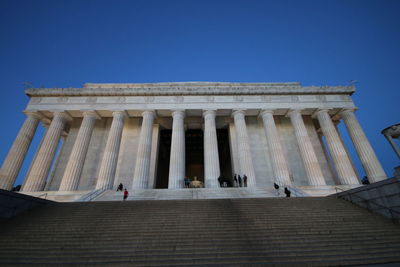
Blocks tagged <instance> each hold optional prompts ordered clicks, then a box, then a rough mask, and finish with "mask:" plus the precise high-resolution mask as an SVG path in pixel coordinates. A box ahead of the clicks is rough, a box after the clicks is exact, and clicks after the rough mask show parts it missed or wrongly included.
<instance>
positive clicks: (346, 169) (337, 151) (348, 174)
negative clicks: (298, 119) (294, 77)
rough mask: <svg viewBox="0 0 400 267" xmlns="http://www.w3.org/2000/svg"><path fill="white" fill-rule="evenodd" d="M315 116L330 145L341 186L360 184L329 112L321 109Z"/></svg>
mask: <svg viewBox="0 0 400 267" xmlns="http://www.w3.org/2000/svg"><path fill="white" fill-rule="evenodd" d="M315 115H316V117H317V119H318V122H319V124H320V126H321V129H322V133H323V134H324V137H325V140H326V143H327V144H328V148H329V152H330V154H331V156H332V160H333V162H334V164H335V169H336V171H337V174H338V178H339V181H340V182H341V184H359V183H360V182H359V181H358V178H357V175H356V173H355V172H354V169H353V166H352V165H351V163H350V159H349V157H348V155H347V152H346V149H345V148H344V146H343V143H342V141H341V140H340V137H339V134H338V132H337V130H336V127H335V125H334V124H333V122H332V119H331V117H330V116H329V114H328V111H327V110H325V109H321V110H318V111H317V112H315Z"/></svg>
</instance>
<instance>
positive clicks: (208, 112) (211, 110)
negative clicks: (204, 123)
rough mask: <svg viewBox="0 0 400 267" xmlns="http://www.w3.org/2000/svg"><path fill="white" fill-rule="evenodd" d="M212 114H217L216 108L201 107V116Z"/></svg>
mask: <svg viewBox="0 0 400 267" xmlns="http://www.w3.org/2000/svg"><path fill="white" fill-rule="evenodd" d="M209 114H211V115H213V116H214V117H215V116H216V115H217V110H216V109H203V117H205V116H206V115H209Z"/></svg>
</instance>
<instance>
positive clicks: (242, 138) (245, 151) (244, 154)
mask: <svg viewBox="0 0 400 267" xmlns="http://www.w3.org/2000/svg"><path fill="white" fill-rule="evenodd" d="M232 116H233V120H234V122H235V130H236V136H237V148H238V150H237V153H238V157H239V166H240V172H241V173H240V175H241V176H242V177H243V175H246V176H247V186H248V187H255V186H256V176H255V172H254V165H253V159H252V157H251V149H250V143H249V136H248V135H247V127H246V121H245V112H244V110H236V111H234V112H233V113H232Z"/></svg>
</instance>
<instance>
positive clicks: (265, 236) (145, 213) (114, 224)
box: [0, 198, 400, 266]
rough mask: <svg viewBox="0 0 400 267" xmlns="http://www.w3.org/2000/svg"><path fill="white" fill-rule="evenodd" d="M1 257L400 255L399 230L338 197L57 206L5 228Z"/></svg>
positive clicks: (281, 259)
mask: <svg viewBox="0 0 400 267" xmlns="http://www.w3.org/2000/svg"><path fill="white" fill-rule="evenodd" d="M0 236H1V239H0V264H10V265H15V264H27V263H30V264H36V265H44V264H75V265H84V264H90V265H91V264H109V265H111V264H112V265H120V266H127V265H136V266H137V265H140V266H168V265H174V266H188V265H192V266H196V265H197V266H205V265H207V266H245V265H249V266H254V265H260V266H264V265H269V264H272V265H288V264H290V265H302V266H304V265H308V266H312V265H315V266H337V265H345V264H353V265H360V264H378V263H387V262H393V261H394V262H400V253H399V252H400V227H399V225H396V224H393V223H392V222H391V221H389V220H387V219H385V218H383V217H380V216H378V215H373V214H371V213H369V212H367V211H365V210H362V209H360V208H358V207H355V206H354V205H351V204H349V203H347V202H344V201H340V200H337V199H333V198H293V199H284V198H282V199H279V198H269V199H268V198H263V199H256V198H248V199H216V200H214V199H208V200H192V199H189V200H168V201H156V200H148V201H142V200H140V201H125V202H122V201H121V202H90V203H56V204H54V205H49V206H47V207H43V208H41V209H37V210H32V211H30V212H27V213H25V214H23V215H21V216H18V217H16V218H14V219H12V220H10V221H8V222H6V223H4V224H2V225H1V227H0Z"/></svg>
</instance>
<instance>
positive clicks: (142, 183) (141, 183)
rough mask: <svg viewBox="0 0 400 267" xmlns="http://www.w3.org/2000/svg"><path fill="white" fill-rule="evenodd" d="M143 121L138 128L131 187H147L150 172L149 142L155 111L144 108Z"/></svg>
mask: <svg viewBox="0 0 400 267" xmlns="http://www.w3.org/2000/svg"><path fill="white" fill-rule="evenodd" d="M142 116H143V122H142V128H141V130H140V137H139V147H138V151H137V155H136V164H135V173H134V176H133V184H132V189H147V188H148V184H149V173H150V156H151V144H152V137H153V122H154V118H155V112H154V111H153V110H146V111H144V112H143V113H142Z"/></svg>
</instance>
